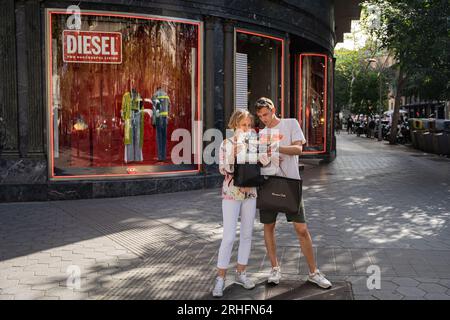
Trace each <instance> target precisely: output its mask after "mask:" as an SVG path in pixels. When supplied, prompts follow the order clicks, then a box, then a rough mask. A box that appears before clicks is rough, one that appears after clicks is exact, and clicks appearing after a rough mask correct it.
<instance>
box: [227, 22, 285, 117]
mask: <svg viewBox="0 0 450 320" xmlns="http://www.w3.org/2000/svg"><path fill="white" fill-rule="evenodd" d="M283 42H284V41H283V39H281V38H275V37H271V36H267V35H262V34H258V33H253V32H248V31H244V30H236V55H235V106H236V108H246V109H248V110H249V111H250V112H252V113H254V111H255V110H254V104H255V102H256V100H258V98H260V97H268V98H270V99H272V101H273V102H274V103H275V104H276V106H277V107H278V108H277V111H278V113H279V114H283V110H284V104H283V87H282V86H283V84H282V79H283Z"/></svg>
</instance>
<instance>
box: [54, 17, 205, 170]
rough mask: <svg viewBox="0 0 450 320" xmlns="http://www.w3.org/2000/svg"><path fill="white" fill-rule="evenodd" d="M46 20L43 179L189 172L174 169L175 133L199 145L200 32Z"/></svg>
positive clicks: (138, 21) (100, 20)
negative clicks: (46, 163) (47, 160)
mask: <svg viewBox="0 0 450 320" xmlns="http://www.w3.org/2000/svg"><path fill="white" fill-rule="evenodd" d="M68 17H69V15H68V14H67V13H66V12H65V11H59V10H48V11H47V22H48V24H47V30H48V37H47V39H48V40H47V41H48V43H47V50H48V70H49V71H48V82H49V86H48V90H49V120H50V121H49V124H50V125H49V141H50V143H49V145H50V155H51V168H50V177H51V178H65V177H68V178H73V177H75V178H82V177H91V176H94V177H95V176H123V175H126V176H129V175H131V174H138V175H139V174H161V173H175V172H197V171H198V170H199V164H198V163H199V161H198V159H194V157H197V156H198V155H194V154H192V155H191V160H192V161H190V163H183V164H175V163H174V161H173V159H172V158H171V151H172V148H173V147H174V146H175V145H176V144H178V143H179V141H171V135H172V133H173V132H174V130H176V129H185V130H187V131H188V132H190V134H191V138H192V141H193V142H194V143H193V144H194V146H198V145H200V144H199V143H198V141H200V139H201V137H200V136H199V133H198V130H197V129H198V126H199V125H198V123H199V121H200V120H201V119H200V103H201V102H200V88H201V85H200V76H199V75H200V72H199V70H200V54H201V47H200V44H201V23H200V22H196V21H190V20H180V19H172V18H163V17H150V16H132V15H127V14H112V13H111V14H110V13H98V12H89V11H87V12H82V13H81V29H80V30H68V28H67V24H66V21H67V19H68Z"/></svg>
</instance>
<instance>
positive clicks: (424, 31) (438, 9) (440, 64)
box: [365, 0, 450, 143]
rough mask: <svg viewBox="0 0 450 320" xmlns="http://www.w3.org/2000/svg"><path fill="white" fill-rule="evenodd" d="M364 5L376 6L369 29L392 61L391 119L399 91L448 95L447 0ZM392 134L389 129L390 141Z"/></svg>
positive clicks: (395, 0)
mask: <svg viewBox="0 0 450 320" xmlns="http://www.w3.org/2000/svg"><path fill="white" fill-rule="evenodd" d="M365 6H366V7H367V6H373V7H377V8H378V11H379V14H380V23H379V25H377V26H376V27H375V28H373V29H372V30H373V31H374V32H373V35H374V37H376V40H377V41H379V44H380V48H381V49H384V50H388V51H389V52H390V53H391V54H392V55H393V57H394V58H395V61H396V64H395V65H394V67H395V70H396V79H395V83H394V87H395V88H396V92H395V106H394V113H393V123H396V122H397V121H398V118H399V112H398V111H399V108H400V98H401V96H402V95H405V94H415V95H419V96H420V97H421V98H424V99H430V100H446V99H449V95H450V90H449V89H450V67H449V66H450V54H449V51H448V49H449V38H450V29H449V21H450V20H449V8H450V6H449V2H448V0H368V1H366V2H365ZM394 129H396V128H395V126H394ZM395 136H396V130H392V134H391V143H395Z"/></svg>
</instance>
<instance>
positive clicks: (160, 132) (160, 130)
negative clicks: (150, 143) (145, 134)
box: [156, 117, 167, 161]
mask: <svg viewBox="0 0 450 320" xmlns="http://www.w3.org/2000/svg"><path fill="white" fill-rule="evenodd" d="M156 141H157V144H158V160H160V161H162V160H166V144H167V117H159V118H157V119H156Z"/></svg>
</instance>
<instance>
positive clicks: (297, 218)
mask: <svg viewBox="0 0 450 320" xmlns="http://www.w3.org/2000/svg"><path fill="white" fill-rule="evenodd" d="M277 215H278V212H274V211H265V210H259V221H261V223H264V224H271V223H275V221H277ZM285 215H286V220H287V221H288V222H297V223H306V217H305V205H304V203H303V198H302V200H301V201H300V208H299V210H298V212H297V213H285Z"/></svg>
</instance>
